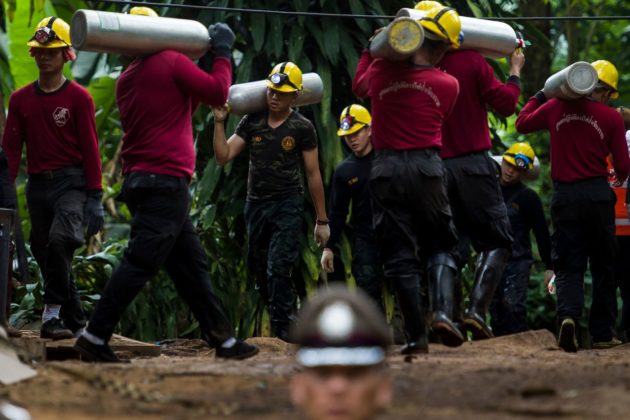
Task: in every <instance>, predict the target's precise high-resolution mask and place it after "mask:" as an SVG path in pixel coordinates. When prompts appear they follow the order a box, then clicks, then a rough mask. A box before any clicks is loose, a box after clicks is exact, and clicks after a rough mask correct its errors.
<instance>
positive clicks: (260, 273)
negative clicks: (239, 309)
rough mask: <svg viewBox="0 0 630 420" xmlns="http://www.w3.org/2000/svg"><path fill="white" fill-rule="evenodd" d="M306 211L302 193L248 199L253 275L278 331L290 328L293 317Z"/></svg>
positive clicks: (250, 257)
mask: <svg viewBox="0 0 630 420" xmlns="http://www.w3.org/2000/svg"><path fill="white" fill-rule="evenodd" d="M303 212H304V197H303V196H302V195H292V196H289V197H283V198H280V199H274V200H264V201H262V200H261V201H250V200H248V201H247V202H246V203H245V221H246V222H247V235H248V238H249V243H248V249H247V266H248V270H249V276H250V279H252V280H253V283H254V285H255V287H256V289H257V290H258V291H259V292H260V294H261V296H262V298H263V300H264V301H265V303H266V304H267V307H268V309H269V317H270V320H271V324H272V328H273V329H274V331H277V329H278V328H280V329H282V328H286V326H287V325H288V324H289V322H290V321H291V320H292V319H293V311H294V304H295V294H294V293H293V282H292V280H291V275H292V271H293V267H294V266H295V261H296V260H297V258H298V254H299V234H300V229H301V226H302V215H303Z"/></svg>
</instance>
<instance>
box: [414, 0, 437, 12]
mask: <svg viewBox="0 0 630 420" xmlns="http://www.w3.org/2000/svg"><path fill="white" fill-rule="evenodd" d="M434 7H444V5H443V4H442V3H440V2H439V1H432V0H422V1H421V2H419V3H417V4H416V5H415V6H414V9H416V10H424V11H427V10H431V9H433V8H434Z"/></svg>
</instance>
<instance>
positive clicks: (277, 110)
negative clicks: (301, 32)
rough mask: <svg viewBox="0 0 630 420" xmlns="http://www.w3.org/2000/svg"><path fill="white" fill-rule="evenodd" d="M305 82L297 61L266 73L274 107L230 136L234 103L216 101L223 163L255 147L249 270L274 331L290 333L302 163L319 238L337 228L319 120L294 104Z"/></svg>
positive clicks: (218, 154)
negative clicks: (327, 192) (328, 198)
mask: <svg viewBox="0 0 630 420" xmlns="http://www.w3.org/2000/svg"><path fill="white" fill-rule="evenodd" d="M300 90H302V71H301V70H300V69H299V67H298V66H297V65H295V64H294V63H292V62H283V63H280V64H278V65H276V66H275V67H274V68H273V70H272V71H271V73H270V74H269V77H268V79H267V105H268V110H265V111H263V112H259V113H255V114H249V115H245V116H244V117H243V118H242V119H241V121H240V122H239V124H238V126H237V127H236V133H234V134H232V136H231V137H230V138H229V139H226V134H225V120H226V118H227V116H228V109H227V106H223V107H221V108H213V112H214V122H215V126H214V143H213V144H214V152H215V159H216V161H217V162H218V163H219V164H220V165H225V164H226V163H228V162H230V161H231V160H232V159H234V158H235V157H236V156H237V155H238V154H239V153H241V151H243V149H245V148H248V149H249V177H248V180H247V201H246V203H245V219H246V222H247V234H248V237H249V244H248V255H247V265H248V269H249V274H250V277H251V278H253V280H254V284H255V285H256V287H257V288H258V290H259V291H260V293H261V296H262V298H263V299H264V300H265V303H266V304H267V305H268V309H269V315H270V318H271V328H272V332H273V334H274V335H275V336H276V337H279V338H281V339H283V340H285V341H286V340H289V336H288V328H289V324H290V322H291V321H292V320H293V318H294V315H293V308H294V300H295V297H294V292H293V282H292V280H291V272H292V269H293V267H294V264H295V262H296V260H297V257H298V251H299V242H298V238H299V233H300V228H301V226H302V215H303V212H304V192H303V188H302V184H303V182H302V171H301V169H300V166H301V165H302V164H303V165H304V171H305V172H306V178H307V181H308V188H309V191H310V193H311V198H312V200H313V204H314V206H315V212H316V213H317V219H316V221H315V241H316V243H317V244H318V245H320V246H324V245H325V244H326V242H327V241H328V237H329V236H330V229H329V228H328V219H327V218H326V208H325V204H324V187H323V184H322V178H321V174H320V171H319V161H318V153H317V135H316V133H315V128H314V127H313V124H312V123H311V122H310V121H309V120H307V119H306V118H304V117H303V116H302V115H301V114H300V113H299V112H297V111H296V110H294V109H292V108H291V105H292V104H293V102H294V101H295V100H296V98H297V95H298V91H300Z"/></svg>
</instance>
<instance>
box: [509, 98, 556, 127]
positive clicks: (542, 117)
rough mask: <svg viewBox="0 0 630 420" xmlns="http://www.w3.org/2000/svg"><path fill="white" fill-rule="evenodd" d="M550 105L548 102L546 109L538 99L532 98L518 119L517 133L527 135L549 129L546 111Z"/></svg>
mask: <svg viewBox="0 0 630 420" xmlns="http://www.w3.org/2000/svg"><path fill="white" fill-rule="evenodd" d="M549 103H550V102H546V103H545V107H541V106H540V102H539V101H538V99H536V97H535V96H532V97H531V98H530V99H529V101H527V103H526V104H525V106H524V107H523V109H522V110H521V112H520V113H519V114H518V117H517V118H516V124H515V125H516V131H518V132H519V133H521V134H527V133H533V132H534V131H539V130H544V129H545V128H547V115H546V112H545V109H546V106H547V105H548V104H549Z"/></svg>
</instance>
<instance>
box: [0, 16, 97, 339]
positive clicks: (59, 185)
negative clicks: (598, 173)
mask: <svg viewBox="0 0 630 420" xmlns="http://www.w3.org/2000/svg"><path fill="white" fill-rule="evenodd" d="M27 45H28V46H29V47H30V50H29V51H30V53H31V55H32V56H33V57H34V58H35V62H36V63H37V67H38V68H39V79H38V80H37V81H36V82H34V83H31V84H29V85H27V86H24V87H23V88H21V89H18V90H17V91H15V92H14V93H13V94H12V95H11V98H10V99H9V113H8V116H7V124H6V128H5V131H4V137H3V143H2V145H3V148H4V150H5V152H6V155H7V159H8V163H9V173H10V178H11V181H12V182H15V178H16V176H17V173H18V171H19V168H20V160H21V157H22V147H23V145H24V144H26V162H27V163H26V167H27V171H28V184H27V189H26V201H27V205H28V210H29V214H30V217H31V238H30V240H31V250H32V251H33V255H34V256H35V260H36V261H37V263H38V264H39V267H40V269H41V272H42V275H43V277H44V304H45V307H44V313H43V315H42V321H43V324H42V328H41V331H40V335H41V337H42V338H52V339H55V340H56V339H62V338H71V337H72V336H73V333H76V332H78V331H79V330H80V329H81V328H82V327H83V326H84V325H85V315H84V313H83V310H82V308H81V302H80V300H79V295H78V293H77V289H76V285H75V283H74V279H73V278H72V265H71V263H72V257H73V254H74V251H75V250H76V249H77V248H78V247H79V246H81V245H82V244H83V242H84V236H85V235H87V236H88V237H90V236H92V235H94V234H96V233H97V232H98V231H99V230H101V228H102V227H103V216H104V212H103V206H102V205H101V196H102V189H101V159H100V154H99V149H98V139H97V136H96V123H95V115H94V103H93V101H92V98H91V96H90V94H89V93H88V92H87V91H86V90H85V89H84V88H83V87H81V86H80V85H79V84H77V83H75V82H73V81H70V80H66V78H65V77H64V75H63V67H64V63H65V62H67V61H69V60H74V58H75V54H74V52H73V51H72V49H71V48H70V47H71V44H70V27H69V26H68V24H67V23H66V22H64V21H63V20H61V19H58V18H56V17H54V16H53V17H47V18H45V19H43V20H42V21H41V22H39V24H38V25H37V28H36V31H35V35H34V36H33V37H32V38H31V39H30V40H29V41H28V44H27ZM85 226H87V230H86V232H85V234H84V227H85Z"/></svg>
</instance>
